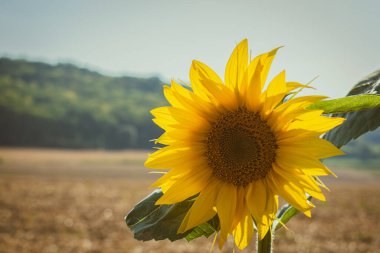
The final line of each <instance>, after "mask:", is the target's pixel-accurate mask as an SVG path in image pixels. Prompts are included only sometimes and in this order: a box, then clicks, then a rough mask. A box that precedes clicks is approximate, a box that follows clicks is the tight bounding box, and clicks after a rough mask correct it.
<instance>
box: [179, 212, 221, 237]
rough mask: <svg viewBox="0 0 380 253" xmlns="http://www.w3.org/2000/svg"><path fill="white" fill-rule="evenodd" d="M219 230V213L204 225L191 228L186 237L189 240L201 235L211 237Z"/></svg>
mask: <svg viewBox="0 0 380 253" xmlns="http://www.w3.org/2000/svg"><path fill="white" fill-rule="evenodd" d="M218 231H219V218H218V216H217V215H215V216H214V218H212V219H211V220H209V221H208V222H206V223H203V224H202V225H200V226H198V227H195V228H193V229H192V230H191V232H190V233H189V234H188V235H187V236H186V237H185V238H186V240H187V241H188V242H190V241H192V240H194V239H196V238H198V237H201V236H205V237H207V238H208V237H209V236H210V235H212V234H213V233H215V232H218Z"/></svg>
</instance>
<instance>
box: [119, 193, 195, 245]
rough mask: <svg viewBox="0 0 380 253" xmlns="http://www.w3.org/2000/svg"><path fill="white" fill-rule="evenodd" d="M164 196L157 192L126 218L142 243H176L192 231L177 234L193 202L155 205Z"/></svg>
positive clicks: (137, 206)
mask: <svg viewBox="0 0 380 253" xmlns="http://www.w3.org/2000/svg"><path fill="white" fill-rule="evenodd" d="M161 196H162V191H161V190H156V191H154V192H153V193H151V194H150V195H149V196H147V197H146V198H145V199H143V200H142V201H141V202H139V203H138V204H137V205H136V206H135V207H134V208H133V210H132V211H131V212H130V213H129V214H128V215H127V216H126V217H125V222H126V223H127V225H128V227H129V228H130V229H131V231H132V232H133V234H134V237H135V238H136V239H137V240H140V241H148V240H153V239H154V240H164V239H169V240H170V241H175V240H178V239H182V238H184V237H185V236H187V235H188V234H189V233H190V232H191V231H189V232H186V233H184V234H177V230H178V228H179V226H180V224H181V222H182V220H183V218H184V217H185V215H186V213H187V211H188V210H189V208H190V207H191V205H192V200H185V201H183V202H181V203H178V204H174V205H155V204H154V203H155V202H156V201H157V200H158V199H159V198H160V197H161Z"/></svg>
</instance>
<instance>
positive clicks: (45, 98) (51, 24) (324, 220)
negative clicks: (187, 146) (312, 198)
mask: <svg viewBox="0 0 380 253" xmlns="http://www.w3.org/2000/svg"><path fill="white" fill-rule="evenodd" d="M379 8H380V3H379V2H378V1H375V0H373V1H370V0H367V1H354V0H352V1H349V0H337V1H312V2H311V1H308V2H306V1H301V0H286V1H273V0H272V1H257V0H238V1H220V0H219V1H216V0H208V1H185V0H184V1H169V0H167V1H166V0H157V1H145V0H141V1H129V0H127V1H87V0H80V1H73V0H67V1H47V0H36V1H17V0H16V1H7V0H6V1H1V2H0V34H1V39H0V252H136V253H140V252H208V250H209V249H210V247H211V244H212V239H201V240H198V241H195V242H191V243H190V244H187V243H186V242H185V241H178V242H175V243H173V244H171V243H169V242H168V241H160V242H146V243H142V242H138V241H136V240H134V239H133V235H132V234H131V233H130V232H129V230H128V228H127V227H126V225H125V224H124V221H123V216H124V215H125V214H126V213H127V212H128V211H129V210H130V209H131V208H132V207H133V205H134V204H136V203H137V202H138V201H139V200H140V199H141V198H143V197H144V196H145V195H147V194H148V193H149V192H150V191H151V190H152V189H150V188H149V185H150V184H151V183H152V182H153V181H154V179H155V178H157V176H155V175H153V174H150V173H149V170H147V169H145V168H144V167H143V163H144V160H145V159H146V157H147V155H148V153H149V152H151V148H152V146H154V143H152V142H151V141H150V140H152V139H154V138H156V137H157V136H159V135H160V134H161V133H162V131H161V130H160V129H159V128H158V127H156V126H155V125H154V124H153V123H152V121H151V115H150V113H149V111H150V110H151V109H152V108H154V107H157V106H163V105H166V102H165V100H164V98H163V95H162V86H163V85H164V84H166V83H168V82H169V81H170V79H175V80H179V81H181V82H184V83H188V71H189V67H190V64H191V61H192V60H193V59H197V60H200V61H202V62H205V63H206V64H208V65H209V66H210V67H212V68H213V69H215V70H216V72H217V73H219V74H220V76H223V73H224V66H225V64H226V62H227V60H228V57H229V55H230V53H231V52H232V50H233V48H234V47H235V45H236V44H237V43H238V42H239V41H241V40H242V39H244V38H248V40H249V44H250V48H251V50H252V51H251V53H252V55H253V56H254V55H257V54H259V53H262V52H266V51H269V50H271V49H273V48H275V47H278V46H284V48H282V49H281V50H280V51H279V53H278V57H277V58H276V60H275V62H274V63H273V68H272V70H271V73H270V77H273V76H274V75H275V74H276V73H278V72H280V71H281V70H283V69H286V74H287V79H288V80H291V81H299V82H302V83H307V82H309V81H311V80H312V79H314V78H315V77H316V76H318V78H317V79H316V80H315V81H313V83H312V85H313V86H314V87H316V89H317V90H316V91H305V92H304V94H311V93H315V94H323V95H327V96H330V97H333V98H336V97H342V96H345V95H346V94H347V93H348V91H349V90H350V89H351V88H352V86H353V85H355V84H356V83H357V82H358V81H359V80H360V79H362V78H363V77H365V76H367V75H368V74H370V73H371V72H373V71H376V70H378V69H380V50H379V44H380V34H379V33H378V32H376V31H377V30H378V26H379V19H378V15H377V14H378V13H377V12H378V9H379ZM343 149H344V150H345V151H346V152H347V153H348V154H349V155H348V156H346V157H343V158H335V159H330V160H328V161H326V163H327V164H328V165H330V166H331V167H332V169H333V170H334V171H335V172H336V173H337V174H338V178H337V179H333V178H328V179H326V181H327V184H328V185H329V186H330V188H331V192H326V194H327V199H328V201H327V203H317V206H318V207H317V208H316V210H315V212H314V217H313V218H312V219H311V220H310V219H306V218H304V217H302V216H298V217H297V218H296V219H294V220H292V221H291V222H290V223H289V230H288V231H286V230H284V231H282V232H281V233H280V234H279V235H278V238H277V240H276V244H277V245H276V250H277V251H278V252H345V253H347V252H380V239H379V238H378V236H377V235H378V233H380V230H379V226H376V225H375V224H380V204H379V203H380V197H379V196H380V183H379V182H380V181H379V179H380V177H379V176H380V173H379V171H380V168H379V164H380V131H379V130H376V131H374V132H371V133H368V134H366V135H364V136H362V137H360V138H359V139H358V140H355V141H352V142H350V143H349V144H348V145H347V146H346V147H345V148H343ZM232 247H233V244H232V243H229V244H228V245H227V247H226V248H225V249H224V250H223V252H231V251H232ZM253 250H254V245H252V246H251V247H250V248H248V249H247V250H245V251H244V252H253ZM215 252H217V250H215Z"/></svg>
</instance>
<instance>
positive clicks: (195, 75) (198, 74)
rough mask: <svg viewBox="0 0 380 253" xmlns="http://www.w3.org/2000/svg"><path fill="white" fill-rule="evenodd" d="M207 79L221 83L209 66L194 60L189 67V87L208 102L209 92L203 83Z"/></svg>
mask: <svg viewBox="0 0 380 253" xmlns="http://www.w3.org/2000/svg"><path fill="white" fill-rule="evenodd" d="M208 80H211V81H213V82H215V83H219V84H222V83H223V82H222V80H221V79H220V77H219V76H218V75H217V74H216V73H215V72H214V71H213V70H212V69H211V68H210V67H209V66H207V65H206V64H204V63H202V62H199V61H196V60H194V61H193V62H192V64H191V68H190V81H191V87H192V89H193V91H194V93H195V94H196V95H197V96H200V97H201V98H202V99H204V100H205V101H209V102H210V93H209V91H208V90H207V89H206V88H205V84H204V82H207V81H208Z"/></svg>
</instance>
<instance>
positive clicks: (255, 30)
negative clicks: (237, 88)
mask: <svg viewBox="0 0 380 253" xmlns="http://www.w3.org/2000/svg"><path fill="white" fill-rule="evenodd" d="M379 9H380V1H377V0H373V1H358V0H352V1H350V0H340V1H337V0H334V1H332V0H329V1H321V0H318V1H306V0H298V1H296V0H294V1H286V0H277V1H268V0H265V1H256V0H238V1H236V0H235V1H233V0H231V1H222V0H215V1H214V0H213V1H208V0H199V1H198V0H194V1H181V0H172V1H165V0H151V1H144V0H136V1H126V0H125V1H112V0H109V1H95V0H92V1H90V0H89V1H84V0H83V1H82V0H64V1H51V0H45V1H40V0H33V1H17V0H9V1H7V0H2V1H1V2H0V55H1V56H10V57H15V58H27V59H32V60H43V61H48V62H52V63H56V62H73V63H76V64H79V65H80V66H85V67H90V68H92V69H95V70H98V71H101V72H103V73H106V74H112V75H121V74H130V75H138V76H149V75H153V74H155V75H160V76H161V77H162V78H163V79H166V80H168V79H169V78H176V79H182V80H187V79H188V70H189V67H190V64H191V61H192V59H198V60H200V61H203V62H205V63H207V64H208V65H209V66H211V67H212V68H214V69H215V70H216V71H217V72H218V73H219V74H221V75H223V72H224V66H225V64H226V61H227V59H228V56H229V54H230V53H231V51H232V49H233V48H234V46H235V45H236V43H238V42H239V41H240V40H242V39H243V38H248V39H249V44H250V48H251V49H252V54H253V55H256V54H259V53H261V52H264V51H268V50H270V49H272V48H274V47H277V46H281V45H283V46H285V47H284V48H282V49H281V50H280V51H279V54H278V57H277V60H276V62H275V63H274V68H273V71H272V74H271V76H273V75H274V74H275V73H276V72H279V71H281V70H282V69H286V71H287V77H288V79H289V80H293V81H300V82H308V81H309V80H311V79H313V78H314V77H315V76H319V78H318V79H317V80H316V81H315V82H314V83H313V85H314V86H316V87H317V88H318V89H319V93H322V94H325V95H329V96H331V97H337V96H343V95H345V94H346V93H347V91H348V90H349V89H350V87H351V86H352V85H353V84H354V83H355V82H356V81H358V80H359V79H361V78H362V77H363V76H365V75H367V74H369V73H370V72H372V71H374V70H376V69H379V68H380V32H379V31H380V30H379V29H380V28H379V27H380V18H379V14H378V12H379Z"/></svg>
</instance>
